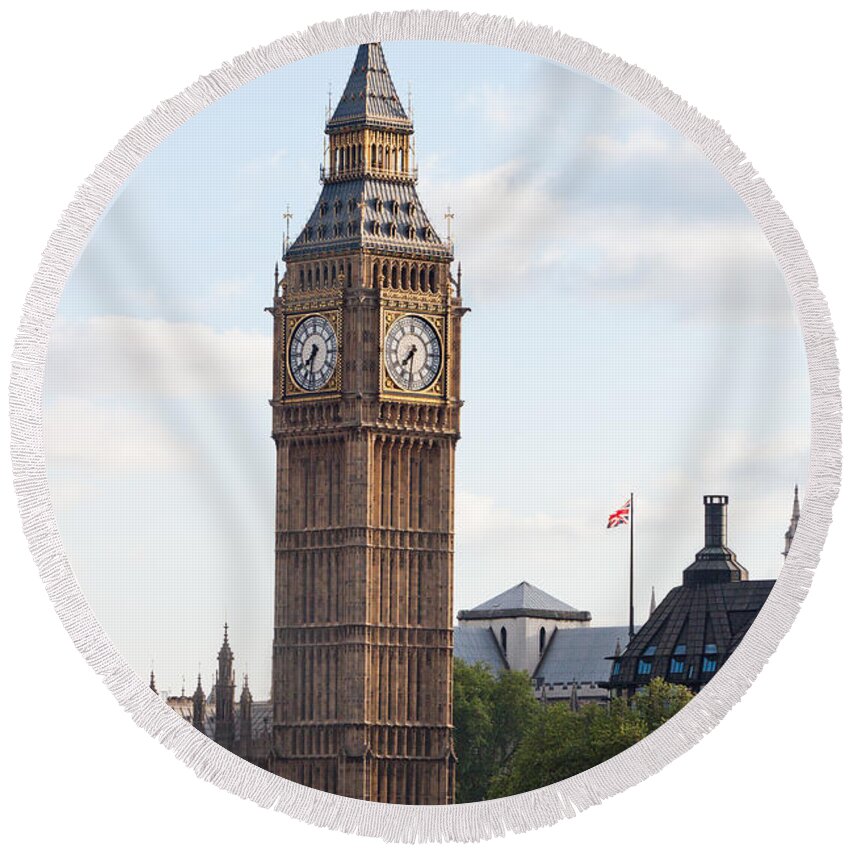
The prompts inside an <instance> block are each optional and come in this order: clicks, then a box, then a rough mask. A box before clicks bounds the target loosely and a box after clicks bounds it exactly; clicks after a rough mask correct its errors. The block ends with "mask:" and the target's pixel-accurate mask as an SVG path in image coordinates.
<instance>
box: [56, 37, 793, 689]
mask: <svg viewBox="0 0 850 850" xmlns="http://www.w3.org/2000/svg"><path fill="white" fill-rule="evenodd" d="M384 50H385V54H386V56H387V61H388V63H389V66H390V70H391V72H392V74H393V78H394V80H395V83H396V87H397V89H398V90H399V94H400V95H401V98H402V100H403V102H405V103H406V102H407V98H408V86H410V88H411V90H412V103H413V107H414V121H415V127H416V151H417V159H418V165H419V174H420V181H419V187H418V188H419V193H420V197H421V198H422V200H423V202H424V205H425V209H426V211H427V212H428V213H429V215H430V217H431V220H432V223H433V224H434V226H435V227H436V228H437V230H438V231H439V232H441V233H443V234H445V227H446V222H445V220H444V218H443V213H444V211H445V210H446V208H447V206H448V205H451V208H452V211H453V212H454V215H455V217H454V219H453V221H452V236H453V238H454V244H455V255H456V258H457V259H458V260H460V261H461V262H462V264H463V297H464V303H465V305H466V306H468V307H470V308H471V312H470V313H469V314H468V315H467V316H466V317H465V319H464V328H463V352H462V356H463V386H462V396H463V398H464V401H465V405H464V408H463V412H462V421H461V431H462V439H461V441H460V442H459V444H458V448H457V479H456V487H457V494H456V515H455V530H456V540H455V609H456V610H457V609H463V608H469V607H473V606H475V605H477V604H479V603H480V602H483V601H484V600H486V599H488V598H490V597H491V596H494V595H496V594H497V593H500V592H501V591H503V590H505V589H507V588H508V587H510V586H512V585H514V584H516V583H518V582H519V581H522V580H526V581H530V582H532V583H533V584H536V585H538V586H539V587H541V588H543V589H544V590H546V591H547V592H549V593H551V594H553V595H555V596H557V597H558V598H560V599H563V600H564V601H565V602H568V603H569V604H571V605H573V606H575V607H577V608H580V609H583V610H589V611H590V612H591V613H592V616H593V623H594V624H596V625H622V624H624V623H626V622H627V620H628V573H627V570H628V530H627V529H626V528H619V529H613V530H606V528H605V524H606V520H607V517H608V514H609V513H611V512H612V511H614V510H615V509H616V508H618V507H620V505H621V504H622V503H623V502H624V501H625V500H626V499H627V498H628V495H629V493H630V492H631V491H634V493H635V526H634V531H635V570H636V575H635V600H636V619H637V621H638V622H639V623H640V622H642V621H643V619H644V618H645V617H646V613H647V610H648V606H649V598H650V594H651V589H652V587H653V586H654V587H655V589H656V595H657V597H658V599H659V601H660V599H661V598H662V597H663V596H664V595H665V594H666V593H667V592H668V591H669V590H670V589H671V588H672V587H674V586H675V585H677V584H679V583H680V581H681V572H682V570H683V569H684V568H685V567H687V566H688V565H689V564H690V563H691V561H692V560H693V555H694V553H695V552H696V551H697V550H698V549H699V548H700V547H701V545H702V533H703V531H702V496H703V494H707V493H724V494H727V495H729V497H730V505H729V544H730V546H731V548H733V549H734V550H735V551H736V552H737V553H738V556H739V560H740V561H741V563H742V564H743V565H744V566H746V567H747V568H748V569H749V570H750V575H751V578H775V577H776V576H777V575H778V572H779V570H780V569H781V566H782V557H781V555H780V552H781V550H782V546H783V534H784V532H785V530H786V528H787V526H788V519H789V515H790V511H791V499H792V491H793V487H794V485H795V483H799V485H800V487H801V492H802V493H803V494H804V493H805V484H806V470H807V466H808V445H809V403H808V396H809V393H808V378H807V372H806V362H805V353H804V350H803V344H802V337H801V334H800V330H799V327H798V323H797V320H796V317H795V314H794V310H793V306H792V304H791V300H790V296H789V294H788V291H787V287H786V284H785V282H784V279H783V277H782V274H781V272H780V271H779V268H778V265H777V263H776V260H775V258H774V257H773V255H772V253H771V251H770V248H769V246H768V244H767V241H766V239H765V238H764V236H763V234H762V233H761V231H760V230H759V228H758V227H757V225H756V224H755V222H754V221H753V219H752V217H751V216H750V214H749V213H748V211H747V210H746V208H745V206H744V204H743V203H742V202H741V200H740V199H739V198H738V197H737V195H736V194H735V193H734V192H733V191H732V189H731V188H730V187H729V186H728V185H727V184H726V183H725V181H724V180H723V179H722V177H721V176H720V175H719V174H718V173H717V171H716V170H715V169H714V168H713V166H711V164H710V163H709V162H708V161H707V160H705V158H704V157H703V156H702V154H701V153H700V152H699V151H698V150H697V149H696V148H695V147H694V146H693V145H691V144H690V143H689V142H687V141H685V140H684V139H683V138H682V137H681V136H679V134H678V133H676V132H675V131H674V130H673V129H672V128H671V127H669V125H667V124H666V123H665V122H663V121H662V120H660V119H659V118H657V117H656V116H654V115H653V114H652V113H651V112H649V111H648V110H646V109H645V108H644V107H642V106H640V105H638V104H637V103H636V102H634V101H633V100H631V99H630V98H628V97H626V96H624V95H621V94H619V93H617V92H615V91H613V90H612V89H610V88H608V87H606V86H604V85H602V84H600V83H597V82H595V81H593V80H591V79H589V78H587V77H584V76H582V75H580V74H576V73H574V72H571V71H569V70H567V69H565V68H563V67H561V66H558V65H555V64H553V63H549V62H546V61H543V60H540V59H537V58H535V57H531V56H527V55H525V54H521V53H517V52H514V51H511V50H506V49H502V48H494V47H485V46H479V45H468V44H455V43H440V42H408V43H404V44H401V43H393V42H390V43H386V44H385V45H384ZM355 52H356V50H355V49H354V48H351V49H345V50H340V51H336V52H334V53H329V54H324V55H322V56H319V57H314V58H311V59H306V60H302V61H301V62H298V63H296V64H293V65H289V66H287V67H285V68H282V69H280V70H278V71H276V72H273V73H271V74H267V75H266V76H264V77H262V78H261V79H259V80H257V81H255V82H253V83H250V84H248V85H245V86H243V87H242V88H240V89H239V90H237V91H236V92H233V93H232V94H230V95H228V96H226V97H224V98H222V99H221V100H219V101H218V102H216V103H215V104H213V105H212V106H210V107H209V108H207V109H206V110H204V112H202V113H201V114H199V115H198V116H196V117H195V118H193V119H191V120H190V121H188V122H187V123H186V124H184V125H183V126H182V127H181V128H179V129H178V130H177V131H175V132H174V133H173V134H172V135H171V136H170V137H169V138H168V139H166V140H165V141H164V142H163V143H162V144H160V146H159V147H158V148H157V149H156V150H155V151H154V152H153V153H152V154H151V155H150V156H149V157H148V158H147V159H145V160H144V161H143V162H142V163H141V164H140V166H139V167H138V168H137V170H136V171H135V172H134V174H133V175H132V176H131V177H130V179H129V180H128V181H127V182H126V184H125V185H124V187H123V189H122V190H121V192H120V193H119V194H118V195H117V196H116V198H115V199H114V201H113V203H112V204H111V206H110V207H109V209H108V210H107V211H106V212H105V213H104V215H103V217H102V218H101V220H100V222H99V224H98V226H97V228H96V229H95V231H94V233H93V235H92V237H91V239H90V241H89V243H88V245H87V247H86V249H85V251H84V253H83V254H82V256H81V258H80V261H79V263H78V264H77V266H76V268H75V270H74V272H73V273H72V275H71V277H70V279H69V281H68V284H67V286H66V289H65V292H64V294H63V298H62V301H61V305H60V311H59V317H58V318H57V321H56V323H55V326H54V330H53V334H52V337H51V344H50V350H49V358H48V368H47V375H46V392H45V446H46V453H47V463H48V479H49V482H50V487H51V492H52V496H53V503H54V508H55V511H56V517H57V521H58V525H59V530H60V534H61V536H62V540H63V543H64V545H65V549H66V552H67V554H68V557H69V560H70V563H71V566H72V568H73V570H74V572H75V575H76V576H77V578H78V580H79V582H80V585H81V587H82V589H83V591H84V593H85V594H86V597H87V598H88V600H89V602H90V604H91V606H92V608H93V610H94V613H95V615H96V616H97V617H98V619H99V621H100V622H101V624H102V625H103V627H104V629H105V630H106V633H107V634H108V635H109V636H110V637H111V638H112V640H113V643H114V644H115V646H116V647H117V648H118V650H119V651H120V652H122V654H123V655H124V656H125V658H126V659H127V661H128V662H129V663H130V664H131V666H132V667H133V668H134V669H135V670H137V671H138V673H139V674H140V675H142V676H145V677H147V675H148V673H149V671H150V669H151V666H153V668H154V669H155V670H156V675H157V682H158V684H159V686H160V688H161V689H162V690H164V691H168V692H170V693H175V692H179V691H180V687H181V682H182V680H183V677H185V680H186V684H187V689H188V690H189V691H191V690H192V689H193V687H194V682H195V679H196V677H197V675H198V672H200V673H201V674H202V676H203V680H204V684H205V687H206V688H207V689H208V688H209V684H210V681H211V674H212V671H213V669H214V666H215V655H216V652H217V650H218V647H219V645H220V643H221V637H222V626H223V623H224V621H225V619H226V620H227V621H228V622H229V624H230V639H231V645H232V646H233V649H234V652H235V655H236V661H235V668H236V671H237V675H238V676H240V677H241V676H242V674H245V673H247V674H248V675H249V677H250V682H251V687H252V691H253V693H254V696H255V698H257V699H262V698H266V697H267V696H268V692H269V688H270V667H271V643H272V613H273V597H272V594H273V583H274V575H273V570H274V556H273V546H274V537H273V523H274V518H273V500H274V486H275V482H274V450H273V444H272V441H271V439H270V436H269V434H270V430H271V411H270V408H269V405H268V398H269V397H270V395H271V377H270V375H271V356H272V355H271V351H272V345H271V319H270V317H269V316H268V314H267V313H265V312H264V310H263V308H264V307H266V306H267V305H268V304H269V303H270V301H271V297H272V288H273V282H272V274H273V269H274V264H275V261H276V260H277V259H278V257H279V254H280V250H281V237H282V227H283V218H282V214H283V212H284V210H285V209H286V207H287V205H289V207H290V209H291V211H292V214H293V218H292V236H293V238H294V236H295V235H297V233H298V232H299V230H300V227H301V226H302V225H303V224H304V222H305V221H306V219H307V217H308V215H309V213H310V211H311V210H312V208H313V205H314V203H315V201H316V198H317V196H318V192H319V188H320V186H319V166H320V164H321V157H322V140H323V128H324V121H325V110H326V108H327V104H328V87H329V84H330V86H331V88H332V95H331V96H332V98H333V103H334V104H335V103H336V99H335V98H338V96H339V94H340V93H341V92H342V89H343V87H344V85H345V81H346V79H347V77H348V73H349V71H350V68H351V64H352V62H353V59H354V55H355ZM518 350H519V351H520V352H521V356H520V357H517V356H516V352H517V351H518Z"/></svg>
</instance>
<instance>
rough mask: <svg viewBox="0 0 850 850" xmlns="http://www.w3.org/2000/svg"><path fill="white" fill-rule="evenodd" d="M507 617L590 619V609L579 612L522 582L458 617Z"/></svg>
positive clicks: (474, 618)
mask: <svg viewBox="0 0 850 850" xmlns="http://www.w3.org/2000/svg"><path fill="white" fill-rule="evenodd" d="M504 617H537V618H541V619H552V620H590V612H589V611H579V610H578V609H576V608H573V607H572V605H567V603H566V602H562V601H561V600H560V599H556V598H555V597H554V596H552V595H550V594H548V593H546V591H545V590H541V589H540V588H539V587H535V586H534V585H533V584H529V583H528V582H527V581H521V582H520V583H519V584H517V585H514V587H511V588H509V589H508V590H506V591H504V592H503V593H500V594H499V595H498V596H494V597H493V598H492V599H488V600H487V601H486V602H482V603H481V604H480V605H476V606H475V607H474V608H472V609H470V610H467V611H458V615H457V618H458V620H492V619H497V618H504Z"/></svg>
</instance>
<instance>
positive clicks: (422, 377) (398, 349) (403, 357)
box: [384, 316, 442, 392]
mask: <svg viewBox="0 0 850 850" xmlns="http://www.w3.org/2000/svg"><path fill="white" fill-rule="evenodd" d="M384 359H385V364H386V368H387V373H388V374H389V376H390V378H391V379H392V381H393V383H394V384H395V385H396V386H397V387H398V388H399V389H402V390H409V391H412V392H420V391H421V390H425V389H427V388H428V387H430V386H431V384H433V383H434V381H435V380H436V379H437V376H438V375H439V373H440V366H441V362H442V350H441V346H440V338H439V336H438V335H437V331H436V330H435V329H434V326H433V325H432V324H431V323H430V322H428V321H427V320H426V319H423V318H422V317H421V316H402V317H400V318H398V319H396V321H395V322H393V324H392V326H391V327H390V329H389V331H388V332H387V336H386V340H385V343H384Z"/></svg>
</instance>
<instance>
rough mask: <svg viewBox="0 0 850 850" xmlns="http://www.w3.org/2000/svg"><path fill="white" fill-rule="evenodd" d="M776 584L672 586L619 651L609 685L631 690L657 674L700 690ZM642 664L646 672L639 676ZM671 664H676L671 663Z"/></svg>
mask: <svg viewBox="0 0 850 850" xmlns="http://www.w3.org/2000/svg"><path fill="white" fill-rule="evenodd" d="M774 584H775V582H774V581H773V580H761V581H739V582H725V583H724V582H718V583H715V584H686V585H680V586H679V587H674V588H673V589H672V590H671V591H670V592H669V593H668V594H667V596H665V597H664V599H663V600H662V602H661V604H660V605H659V606H658V608H657V609H656V611H655V613H654V614H653V615H652V616H651V617H650V618H649V620H648V621H647V623H646V625H645V626H644V627H643V628H642V629H641V630H640V631H639V632H638V633H637V635H635V637H634V639H633V640H632V642H631V643H630V644H629V645H628V647H627V648H626V650H625V651H624V652H623V654H622V656H621V657H620V670H619V672H618V673H616V674H614V673H612V676H611V685H612V686H613V687H615V688H629V689H633V688H636V687H640V686H641V685H642V684H646V682H647V681H648V680H649V679H650V678H652V677H654V676H661V677H663V678H665V679H667V680H668V681H671V682H679V683H681V684H684V685H687V686H688V687H690V688H695V689H699V688H700V687H702V686H703V685H704V684H705V683H706V682H707V681H708V680H709V679H711V678H712V676H713V675H714V674H715V673H716V672H717V670H719V669H720V667H722V666H723V664H724V663H725V662H726V660H727V659H728V658H729V656H730V655H731V654H732V652H734V650H735V649H736V647H737V646H738V644H739V643H740V642H741V639H742V638H743V637H744V635H745V634H746V633H747V630H748V629H749V628H750V626H751V625H752V624H753V620H755V618H756V616H757V615H758V613H759V611H760V610H761V609H762V606H763V605H764V603H765V602H766V601H767V597H768V596H769V594H770V591H771V590H773V585H774ZM706 659H708V663H706ZM641 660H643V661H644V670H645V672H644V673H640V672H639V667H638V665H639V663H640V661H641ZM671 660H673V661H675V662H677V663H676V664H673V665H671ZM646 665H649V667H648V668H647V667H646Z"/></svg>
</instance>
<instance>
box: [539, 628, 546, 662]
mask: <svg viewBox="0 0 850 850" xmlns="http://www.w3.org/2000/svg"><path fill="white" fill-rule="evenodd" d="M545 648H546V629H544V628H543V627H542V626H541V627H540V650H539V652H540V654H541V655H543V650H544V649H545Z"/></svg>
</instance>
